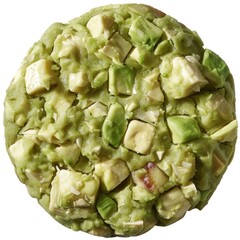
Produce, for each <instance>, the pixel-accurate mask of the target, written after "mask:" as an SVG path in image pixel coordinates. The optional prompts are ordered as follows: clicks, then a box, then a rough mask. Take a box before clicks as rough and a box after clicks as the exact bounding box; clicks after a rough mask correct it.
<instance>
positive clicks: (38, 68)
mask: <svg viewBox="0 0 240 240" xmlns="http://www.w3.org/2000/svg"><path fill="white" fill-rule="evenodd" d="M52 66H53V64H52V62H50V61H49V60H47V59H40V60H38V61H37V62H34V63H32V64H31V65H29V66H28V67H27V69H26V75H25V83H26V91H27V93H28V94H30V95H33V94H36V93H39V92H42V91H46V90H47V91H48V90H49V89H50V87H51V86H52V85H56V84H57V74H56V72H55V71H53V70H52Z"/></svg>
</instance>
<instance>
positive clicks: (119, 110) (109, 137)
mask: <svg viewBox="0 0 240 240" xmlns="http://www.w3.org/2000/svg"><path fill="white" fill-rule="evenodd" d="M126 128H127V120H126V119H125V110H124V108H123V107H122V105H120V104H119V103H113V104H112V105H111V106H110V108H109V111H108V115H107V117H106V119H105V121H104V123H103V126H102V136H103V138H104V140H105V141H106V142H108V143H109V144H111V145H112V146H114V147H118V146H119V145H120V143H121V140H122V138H123V136H124V134H125V131H126Z"/></svg>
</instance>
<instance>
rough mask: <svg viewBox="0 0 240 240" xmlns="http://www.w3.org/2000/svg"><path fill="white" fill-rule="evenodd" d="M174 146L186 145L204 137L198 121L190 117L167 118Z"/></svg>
mask: <svg viewBox="0 0 240 240" xmlns="http://www.w3.org/2000/svg"><path fill="white" fill-rule="evenodd" d="M167 123H168V126H169V128H170V131H171V133H172V140H173V143H174V144H178V143H185V142H188V141H191V140H195V139H198V138H200V137H201V136H202V133H201V130H200V128H199V126H198V123H197V121H196V120H195V119H194V118H192V117H189V116H183V115H178V116H177V115H176V116H170V117H168V118H167Z"/></svg>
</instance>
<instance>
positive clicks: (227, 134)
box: [210, 120, 238, 142]
mask: <svg viewBox="0 0 240 240" xmlns="http://www.w3.org/2000/svg"><path fill="white" fill-rule="evenodd" d="M237 127H238V124H237V120H233V121H231V122H230V123H228V124H227V125H226V126H224V127H223V128H221V129H220V130H218V131H216V132H214V133H213V134H211V135H210V137H211V138H212V139H213V140H216V141H220V142H231V141H234V139H235V138H236V137H237Z"/></svg>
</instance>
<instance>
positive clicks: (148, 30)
mask: <svg viewBox="0 0 240 240" xmlns="http://www.w3.org/2000/svg"><path fill="white" fill-rule="evenodd" d="M162 34H163V30H162V29H161V28H159V27H157V26H156V25H154V24H153V23H151V22H149V21H148V20H147V19H145V18H144V17H142V16H139V17H137V18H136V19H135V20H134V21H133V23H132V25H131V27H130V29H129V35H130V37H131V38H132V40H133V41H134V42H135V43H136V44H137V45H140V46H144V47H145V48H146V49H148V50H152V49H153V48H154V47H155V45H156V44H157V43H158V42H159V41H160V38H161V36H162Z"/></svg>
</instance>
